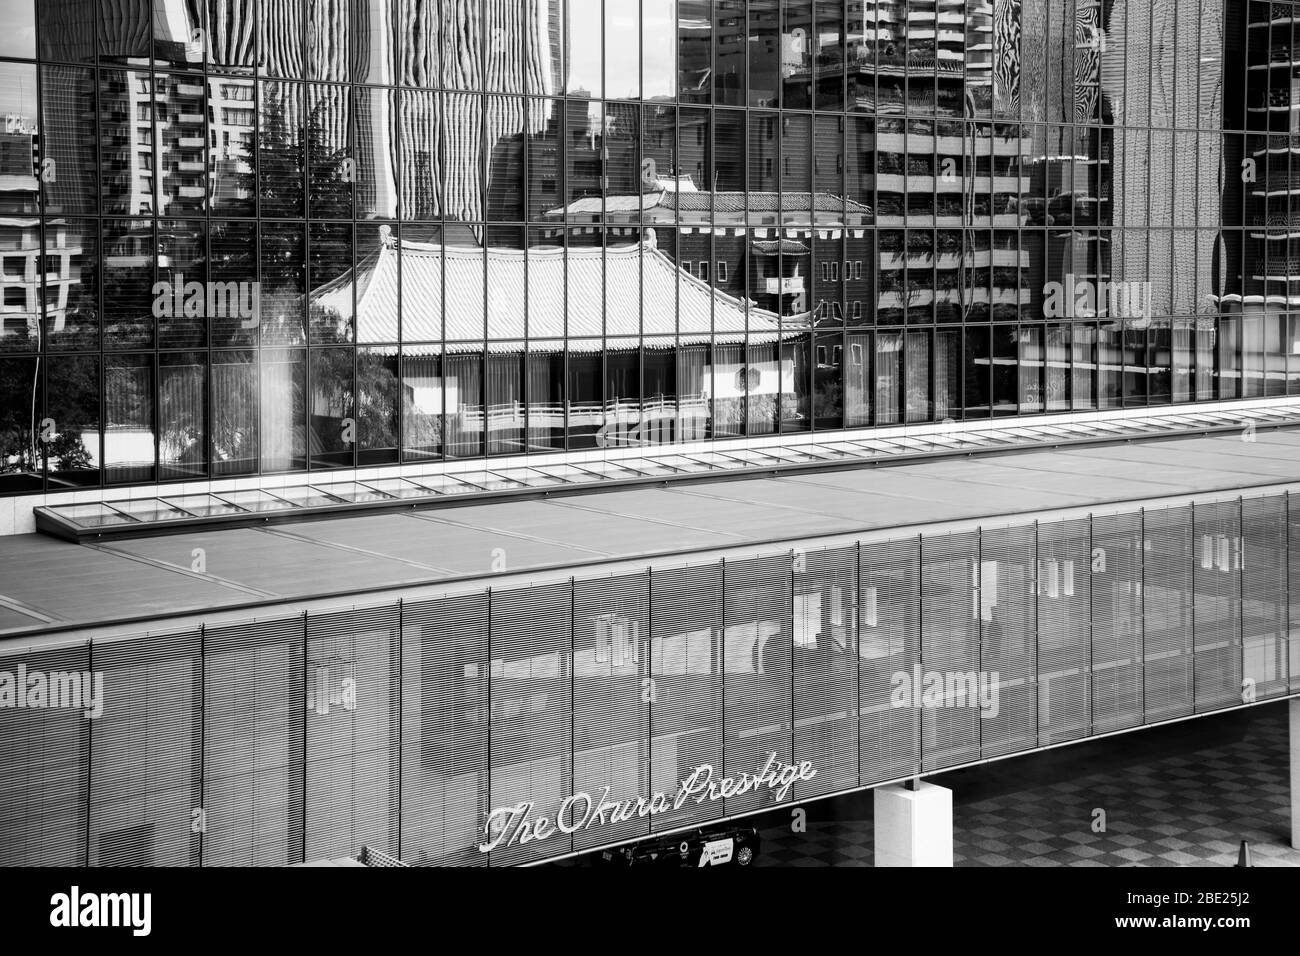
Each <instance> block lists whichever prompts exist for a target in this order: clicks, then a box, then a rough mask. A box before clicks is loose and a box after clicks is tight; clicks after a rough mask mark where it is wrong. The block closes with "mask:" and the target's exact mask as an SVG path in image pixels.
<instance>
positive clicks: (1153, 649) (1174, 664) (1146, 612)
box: [1142, 506, 1194, 723]
mask: <svg viewBox="0 0 1300 956" xmlns="http://www.w3.org/2000/svg"><path fill="white" fill-rule="evenodd" d="M1143 529H1144V531H1143V533H1144V538H1145V540H1144V544H1143V572H1142V621H1143V643H1142V651H1143V654H1142V660H1143V670H1142V696H1143V712H1144V715H1145V718H1146V722H1147V723H1154V722H1155V721H1158V720H1168V719H1169V718H1171V717H1184V716H1186V715H1188V714H1190V713H1192V609H1193V604H1194V602H1193V593H1194V589H1193V587H1192V509H1191V507H1190V506H1188V507H1183V508H1163V509H1160V510H1158V511H1147V512H1145V513H1144V515H1143Z"/></svg>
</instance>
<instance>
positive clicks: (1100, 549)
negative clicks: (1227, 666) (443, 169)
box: [1090, 514, 1142, 734]
mask: <svg viewBox="0 0 1300 956" xmlns="http://www.w3.org/2000/svg"><path fill="white" fill-rule="evenodd" d="M1141 547H1142V521H1141V516H1140V515H1136V514H1121V515H1098V516H1097V517H1096V518H1094V519H1093V521H1092V559H1091V564H1090V567H1091V571H1092V574H1091V584H1092V732H1093V733H1094V734H1104V733H1109V732H1111V731H1114V730H1120V729H1122V728H1124V727H1133V726H1136V725H1138V724H1141V723H1142V558H1141Z"/></svg>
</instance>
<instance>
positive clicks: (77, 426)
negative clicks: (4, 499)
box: [0, 355, 101, 491]
mask: <svg viewBox="0 0 1300 956" xmlns="http://www.w3.org/2000/svg"><path fill="white" fill-rule="evenodd" d="M47 370H48V371H47V377H48V383H47V386H46V405H45V414H46V417H47V418H50V419H53V421H54V435H53V438H52V440H51V441H50V442H49V443H48V444H47V445H46V449H45V453H46V455H47V456H48V458H49V466H48V467H49V470H50V471H49V480H50V486H49V490H50V491H55V490H58V489H62V488H70V487H83V486H89V485H97V484H99V466H100V461H101V458H100V447H99V438H100V421H101V418H100V404H99V394H100V383H99V357H98V356H96V355H59V356H52V357H51V358H50V360H49V362H48V364H47ZM6 404H7V403H0V408H3V407H5V405H6Z"/></svg>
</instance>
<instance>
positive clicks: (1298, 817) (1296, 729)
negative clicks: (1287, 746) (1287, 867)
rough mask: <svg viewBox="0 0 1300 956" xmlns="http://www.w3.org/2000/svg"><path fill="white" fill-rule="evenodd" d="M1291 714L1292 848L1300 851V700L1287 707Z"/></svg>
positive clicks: (1295, 698) (1294, 698)
mask: <svg viewBox="0 0 1300 956" xmlns="http://www.w3.org/2000/svg"><path fill="white" fill-rule="evenodd" d="M1287 706H1288V707H1290V712H1291V846H1292V848H1294V849H1296V850H1300V698H1297V697H1293V698H1291V700H1290V702H1289V703H1288V705H1287Z"/></svg>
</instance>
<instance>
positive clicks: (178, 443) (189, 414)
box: [158, 352, 208, 480]
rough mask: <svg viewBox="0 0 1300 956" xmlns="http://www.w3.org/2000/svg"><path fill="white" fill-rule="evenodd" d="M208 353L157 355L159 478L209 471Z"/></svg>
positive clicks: (186, 476) (201, 473) (183, 476)
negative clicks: (206, 428)
mask: <svg viewBox="0 0 1300 956" xmlns="http://www.w3.org/2000/svg"><path fill="white" fill-rule="evenodd" d="M207 361H208V357H207V353H205V352H164V353H163V354H161V355H159V356H158V425H159V439H158V459H159V466H160V467H159V472H160V473H159V477H160V478H161V479H163V480H166V479H168V478H172V477H180V478H190V477H199V476H201V475H205V474H207V442H206V435H205V430H204V424H203V423H204V413H205V410H206V407H207V405H206V401H205V399H206V396H207V386H208V382H207V371H208V368H207Z"/></svg>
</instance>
